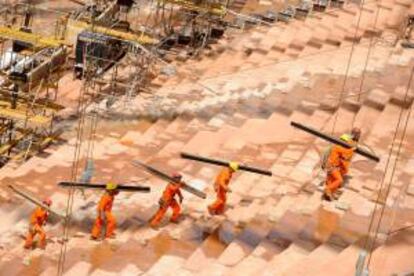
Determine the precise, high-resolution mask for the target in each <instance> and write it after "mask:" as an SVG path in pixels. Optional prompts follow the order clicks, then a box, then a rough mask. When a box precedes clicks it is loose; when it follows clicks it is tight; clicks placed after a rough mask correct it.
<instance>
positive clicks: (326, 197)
mask: <svg viewBox="0 0 414 276" xmlns="http://www.w3.org/2000/svg"><path fill="white" fill-rule="evenodd" d="M322 198H323V199H324V200H327V201H332V200H334V199H335V198H334V196H333V195H332V193H331V192H329V191H325V193H324V194H323V196H322Z"/></svg>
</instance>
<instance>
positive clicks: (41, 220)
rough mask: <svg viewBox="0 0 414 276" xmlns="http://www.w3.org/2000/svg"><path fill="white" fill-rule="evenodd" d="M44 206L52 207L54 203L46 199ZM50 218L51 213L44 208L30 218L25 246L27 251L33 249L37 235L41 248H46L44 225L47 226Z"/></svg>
mask: <svg viewBox="0 0 414 276" xmlns="http://www.w3.org/2000/svg"><path fill="white" fill-rule="evenodd" d="M43 204H45V205H46V206H49V207H50V205H52V201H51V200H50V199H45V200H43ZM48 216H49V212H48V211H47V210H46V209H45V208H43V207H40V206H39V207H37V208H36V209H35V210H34V211H33V213H32V215H31V217H30V226H29V233H28V234H27V237H26V243H25V245H24V247H25V248H26V249H31V248H32V247H33V240H34V238H35V237H36V235H38V236H39V248H41V249H45V248H46V233H45V231H44V230H43V225H44V224H46V221H47V218H48Z"/></svg>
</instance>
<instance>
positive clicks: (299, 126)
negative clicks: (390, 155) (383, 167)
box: [290, 121, 380, 162]
mask: <svg viewBox="0 0 414 276" xmlns="http://www.w3.org/2000/svg"><path fill="white" fill-rule="evenodd" d="M290 125H291V126H293V127H295V128H297V129H300V130H303V131H305V132H307V133H310V134H312V135H315V136H317V137H319V138H322V139H324V140H325V141H328V142H330V143H334V144H337V145H340V146H343V147H345V148H348V149H349V148H351V146H350V145H349V144H348V143H346V142H344V141H342V140H340V139H338V138H336V137H333V136H330V135H328V134H325V133H322V132H320V131H319V130H316V129H314V128H311V127H308V126H305V125H302V124H300V123H297V122H293V121H292V122H290ZM355 152H356V153H358V154H359V155H362V156H364V157H366V158H368V159H370V160H373V161H375V162H379V161H380V158H379V157H378V156H376V155H373V154H372V153H370V152H368V151H366V150H364V149H362V148H360V147H357V148H356V150H355Z"/></svg>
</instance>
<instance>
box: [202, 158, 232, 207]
mask: <svg viewBox="0 0 414 276" xmlns="http://www.w3.org/2000/svg"><path fill="white" fill-rule="evenodd" d="M238 169H239V164H238V163H237V162H230V163H229V166H228V167H226V168H223V169H222V170H221V171H220V173H219V174H218V175H217V177H216V182H215V183H214V190H215V192H216V193H217V198H216V201H215V202H214V203H213V204H211V205H209V206H208V211H209V213H210V214H211V215H220V214H222V213H223V212H224V209H225V207H226V201H227V192H229V191H230V188H229V184H230V180H231V178H232V176H233V173H234V172H236V171H237V170H238Z"/></svg>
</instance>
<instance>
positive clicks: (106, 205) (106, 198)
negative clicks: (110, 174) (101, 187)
mask: <svg viewBox="0 0 414 276" xmlns="http://www.w3.org/2000/svg"><path fill="white" fill-rule="evenodd" d="M117 194H118V190H117V184H115V183H112V182H108V183H107V184H106V187H105V193H104V194H103V195H102V197H101V200H100V201H99V204H98V210H97V211H98V217H97V218H96V220H95V224H94V226H93V228H92V234H91V239H92V240H97V239H98V238H99V237H100V235H101V230H102V226H103V225H104V222H105V220H106V233H105V238H114V237H115V227H116V220H115V217H114V216H113V215H112V212H111V211H112V204H113V203H114V198H115V195H117Z"/></svg>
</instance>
